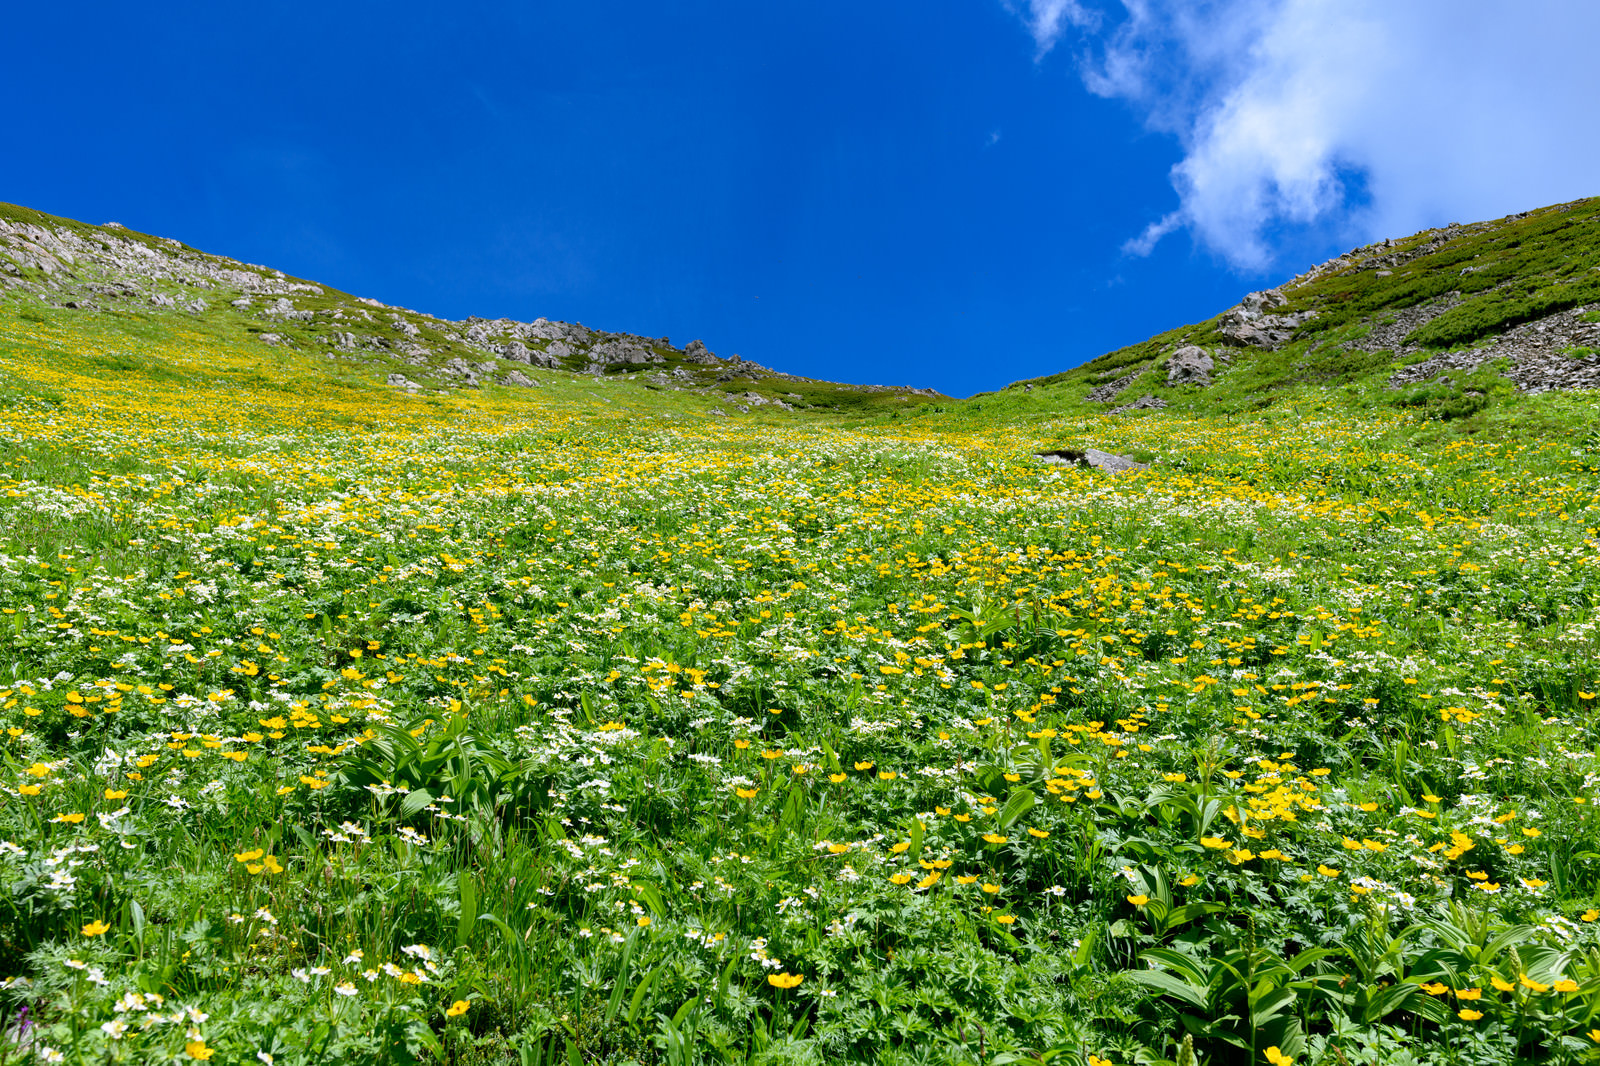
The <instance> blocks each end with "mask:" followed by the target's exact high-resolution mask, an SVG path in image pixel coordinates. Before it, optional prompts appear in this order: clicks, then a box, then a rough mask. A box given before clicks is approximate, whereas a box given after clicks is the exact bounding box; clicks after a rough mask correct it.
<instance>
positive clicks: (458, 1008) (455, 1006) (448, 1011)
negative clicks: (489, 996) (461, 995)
mask: <svg viewBox="0 0 1600 1066" xmlns="http://www.w3.org/2000/svg"><path fill="white" fill-rule="evenodd" d="M471 1006H472V1003H471V1002H470V1001H468V1000H465V999H458V1000H456V1001H455V1002H454V1003H452V1004H450V1006H448V1007H446V1008H445V1010H444V1016H445V1017H446V1018H459V1017H461V1016H462V1015H463V1014H465V1013H467V1010H468V1008H470V1007H471Z"/></svg>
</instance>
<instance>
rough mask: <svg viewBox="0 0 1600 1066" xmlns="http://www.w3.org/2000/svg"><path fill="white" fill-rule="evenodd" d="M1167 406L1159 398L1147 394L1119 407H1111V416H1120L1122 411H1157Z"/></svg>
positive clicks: (1165, 402)
mask: <svg viewBox="0 0 1600 1066" xmlns="http://www.w3.org/2000/svg"><path fill="white" fill-rule="evenodd" d="M1165 406H1167V401H1165V400H1163V399H1162V398H1161V397H1159V396H1152V395H1150V394H1149V393H1148V392H1147V393H1145V394H1144V395H1143V396H1141V397H1139V398H1138V399H1137V400H1135V401H1133V402H1132V403H1125V404H1123V405H1122V406H1121V407H1113V408H1112V409H1111V411H1110V413H1111V414H1114V415H1120V414H1122V412H1124V411H1159V410H1161V409H1162V408H1163V407H1165Z"/></svg>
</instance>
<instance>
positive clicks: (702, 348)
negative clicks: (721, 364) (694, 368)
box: [683, 340, 717, 363]
mask: <svg viewBox="0 0 1600 1066" xmlns="http://www.w3.org/2000/svg"><path fill="white" fill-rule="evenodd" d="M683 357H684V358H685V359H687V360H688V361H689V362H691V363H715V362H716V361H717V357H716V356H715V355H713V354H712V353H711V352H710V351H709V350H707V348H706V342H705V341H702V340H692V341H690V342H689V344H688V347H686V348H684V350H683Z"/></svg>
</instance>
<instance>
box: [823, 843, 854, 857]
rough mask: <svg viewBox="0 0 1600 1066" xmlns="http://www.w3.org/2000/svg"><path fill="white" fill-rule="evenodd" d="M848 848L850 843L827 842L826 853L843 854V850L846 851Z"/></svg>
mask: <svg viewBox="0 0 1600 1066" xmlns="http://www.w3.org/2000/svg"><path fill="white" fill-rule="evenodd" d="M849 850H850V845H849V844H829V845H828V854H829V855H843V854H844V853H845V852H847V851H849Z"/></svg>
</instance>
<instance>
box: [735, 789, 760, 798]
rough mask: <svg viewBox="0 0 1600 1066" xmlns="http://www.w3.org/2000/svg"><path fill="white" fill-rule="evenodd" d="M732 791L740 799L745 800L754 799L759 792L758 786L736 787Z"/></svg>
mask: <svg viewBox="0 0 1600 1066" xmlns="http://www.w3.org/2000/svg"><path fill="white" fill-rule="evenodd" d="M733 791H734V794H735V795H737V796H738V797H739V798H740V799H745V800H748V799H755V798H756V796H758V795H760V793H761V790H760V789H759V788H736V789H734V790H733Z"/></svg>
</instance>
